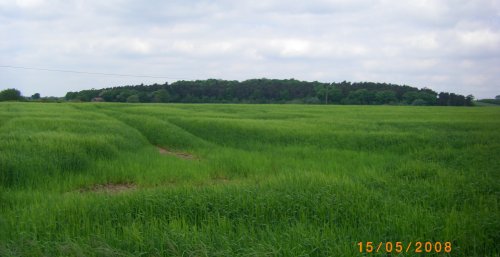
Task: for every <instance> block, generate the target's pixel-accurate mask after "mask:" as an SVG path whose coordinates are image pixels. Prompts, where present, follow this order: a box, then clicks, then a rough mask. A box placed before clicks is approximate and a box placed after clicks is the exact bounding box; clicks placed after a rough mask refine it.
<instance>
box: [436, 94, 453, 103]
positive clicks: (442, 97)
mask: <svg viewBox="0 0 500 257" xmlns="http://www.w3.org/2000/svg"><path fill="white" fill-rule="evenodd" d="M437 104H438V105H450V94H449V93H444V92H441V93H439V97H438V100H437Z"/></svg>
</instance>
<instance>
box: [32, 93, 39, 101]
mask: <svg viewBox="0 0 500 257" xmlns="http://www.w3.org/2000/svg"><path fill="white" fill-rule="evenodd" d="M31 99H34V100H38V99H40V93H35V94H33V95H32V96H31Z"/></svg>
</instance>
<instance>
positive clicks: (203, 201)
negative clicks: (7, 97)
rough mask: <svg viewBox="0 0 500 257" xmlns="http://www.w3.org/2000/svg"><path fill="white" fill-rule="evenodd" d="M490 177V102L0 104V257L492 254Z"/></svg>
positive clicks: (499, 118)
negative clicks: (388, 250)
mask: <svg viewBox="0 0 500 257" xmlns="http://www.w3.org/2000/svg"><path fill="white" fill-rule="evenodd" d="M160 148H161V149H160ZM499 182H500V108H495V107H491V108H489V107H482V108H481V107H476V108H465V107H412V106H321V105H317V106H307V105H222V104H221V105H214V104H105V103H100V104H92V103H88V104H82V103H74V104H70V103H61V104H41V103H1V104H0V256H364V255H367V256H372V255H373V256H387V254H385V253H382V252H379V253H378V254H374V253H371V254H367V253H359V248H358V246H357V242H360V241H362V242H367V241H372V242H374V244H375V243H378V242H387V241H390V242H394V243H396V242H402V243H403V244H405V246H406V245H408V243H409V242H413V243H415V242H416V241H422V242H427V241H431V242H443V243H444V242H451V244H452V252H451V253H449V254H444V253H443V252H441V253H439V254H437V253H431V254H427V253H425V250H423V248H422V250H423V251H424V253H403V254H399V255H397V254H395V252H394V253H393V255H396V256H499V254H500V243H499V242H500V206H499V199H500V183H499ZM413 250H414V249H413Z"/></svg>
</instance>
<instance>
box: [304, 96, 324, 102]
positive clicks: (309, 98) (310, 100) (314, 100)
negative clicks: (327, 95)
mask: <svg viewBox="0 0 500 257" xmlns="http://www.w3.org/2000/svg"><path fill="white" fill-rule="evenodd" d="M304 103H305V104H319V103H321V100H319V98H317V97H316V96H310V97H306V98H304Z"/></svg>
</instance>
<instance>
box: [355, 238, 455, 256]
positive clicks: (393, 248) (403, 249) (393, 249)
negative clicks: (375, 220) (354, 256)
mask: <svg viewBox="0 0 500 257" xmlns="http://www.w3.org/2000/svg"><path fill="white" fill-rule="evenodd" d="M357 245H358V250H359V252H360V253H363V252H365V253H378V252H381V253H450V252H451V248H452V246H451V242H439V241H437V242H430V241H427V242H421V241H417V242H409V243H404V242H369V241H367V242H358V243H357Z"/></svg>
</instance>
